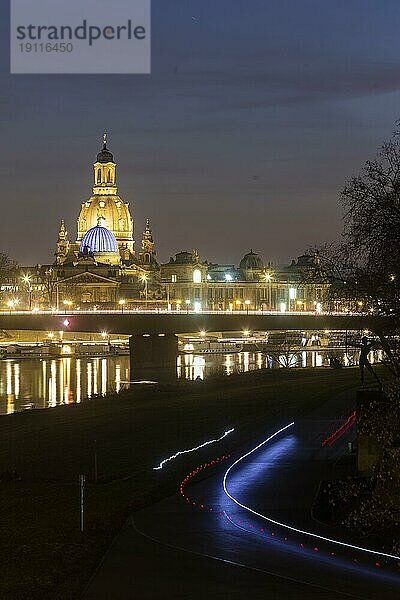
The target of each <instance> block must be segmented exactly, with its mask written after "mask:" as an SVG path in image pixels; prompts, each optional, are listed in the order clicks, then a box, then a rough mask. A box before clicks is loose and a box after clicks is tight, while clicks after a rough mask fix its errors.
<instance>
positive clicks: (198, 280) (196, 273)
mask: <svg viewBox="0 0 400 600" xmlns="http://www.w3.org/2000/svg"><path fill="white" fill-rule="evenodd" d="M193 283H201V271H200V269H195V270H194V271H193Z"/></svg>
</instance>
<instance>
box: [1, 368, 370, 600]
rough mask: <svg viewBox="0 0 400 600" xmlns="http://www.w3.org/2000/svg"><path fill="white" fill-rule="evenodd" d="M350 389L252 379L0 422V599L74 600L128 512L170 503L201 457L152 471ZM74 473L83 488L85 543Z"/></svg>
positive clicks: (336, 380)
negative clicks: (178, 454)
mask: <svg viewBox="0 0 400 600" xmlns="http://www.w3.org/2000/svg"><path fill="white" fill-rule="evenodd" d="M357 378H358V372H357V370H355V369H346V370H345V369H342V370H339V371H333V370H328V369H321V370H312V369H309V370H308V369H304V370H290V371H289V370H284V369H282V370H276V371H274V370H271V371H256V372H251V373H246V374H244V375H237V376H236V375H232V376H230V377H224V378H216V379H210V380H209V381H207V382H180V383H177V384H174V385H170V386H166V385H165V386H157V387H152V386H148V387H145V388H139V387H135V388H133V389H132V390H128V391H124V392H121V393H120V394H119V395H114V396H108V397H107V398H98V399H93V398H92V399H91V400H90V401H88V402H82V403H81V404H79V405H76V404H71V405H67V406H62V407H58V408H54V409H47V410H38V411H30V412H27V413H22V414H16V415H9V416H7V417H1V418H0V474H1V473H5V472H13V471H15V472H16V473H17V474H18V476H17V477H14V478H11V479H10V478H9V479H8V480H7V478H5V479H4V478H3V481H1V483H0V508H1V510H0V548H1V553H0V565H1V571H2V578H1V581H0V597H7V598H10V599H13V598H18V599H25V598H27V599H28V598H29V599H30V600H35V599H39V598H40V599H41V600H46V599H52V600H59V599H60V600H61V599H63V600H64V599H65V600H66V599H67V598H68V599H73V598H79V595H80V594H81V592H82V590H83V588H84V586H85V583H86V582H87V581H88V579H89V577H90V575H91V574H92V572H93V570H94V569H95V567H96V565H97V564H98V563H99V561H100V559H101V557H102V555H103V553H104V552H105V550H106V549H107V547H108V546H109V544H110V543H111V541H112V539H113V537H114V535H115V534H116V533H117V532H118V530H119V528H120V527H121V525H122V524H123V522H124V520H125V519H126V517H127V516H128V515H129V513H130V512H132V511H135V510H137V509H139V508H141V507H143V506H146V505H148V504H151V503H152V502H154V501H155V500H157V499H159V498H161V497H163V496H165V495H168V494H170V493H172V492H173V491H174V490H175V487H176V481H177V480H178V477H179V474H180V473H183V472H185V471H186V469H187V467H188V466H190V465H191V461H194V462H196V460H198V456H197V457H189V455H188V456H187V458H185V459H183V460H179V461H177V462H176V464H172V463H171V465H170V466H169V468H168V469H166V470H162V471H153V467H154V466H155V465H157V464H158V463H159V461H160V460H162V459H163V458H165V457H166V456H168V455H169V454H171V453H172V452H174V451H176V450H177V449H181V448H188V447H192V446H193V445H196V443H199V442H202V441H204V440H205V439H209V438H210V437H216V436H219V435H221V434H222V433H223V432H224V431H225V430H226V429H229V428H231V427H235V433H234V434H233V435H232V436H230V437H229V438H226V440H224V449H229V450H232V449H233V450H234V448H235V447H238V446H239V445H240V444H242V443H244V442H245V441H247V440H249V439H252V438H254V437H256V436H258V435H261V434H262V433H264V432H265V431H266V430H270V428H271V427H273V426H274V425H275V424H278V423H282V422H285V421H286V420H287V419H292V418H296V417H297V416H299V415H301V414H305V413H307V412H308V411H310V410H312V409H313V408H314V407H315V406H316V405H317V404H318V403H320V402H323V401H324V400H325V399H328V398H331V397H333V396H335V395H336V394H339V393H340V392H342V391H344V390H347V389H352V388H354V389H355V388H356V387H357V384H358V380H357ZM95 453H96V454H97V466H98V478H99V481H98V482H97V483H95V481H94V477H95ZM193 464H194V463H193ZM81 473H82V474H85V475H86V477H87V480H88V486H87V490H86V531H85V533H84V534H83V535H82V534H81V533H80V532H79V505H78V500H79V490H78V485H77V481H78V476H79V474H81Z"/></svg>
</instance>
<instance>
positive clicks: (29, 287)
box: [22, 275, 32, 310]
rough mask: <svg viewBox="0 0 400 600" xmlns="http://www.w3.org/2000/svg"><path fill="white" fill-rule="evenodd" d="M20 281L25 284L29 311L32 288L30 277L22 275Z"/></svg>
mask: <svg viewBox="0 0 400 600" xmlns="http://www.w3.org/2000/svg"><path fill="white" fill-rule="evenodd" d="M22 281H23V282H24V283H25V284H26V286H27V291H28V294H29V310H31V308H32V287H31V276H30V275H23V277H22Z"/></svg>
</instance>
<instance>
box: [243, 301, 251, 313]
mask: <svg viewBox="0 0 400 600" xmlns="http://www.w3.org/2000/svg"><path fill="white" fill-rule="evenodd" d="M244 303H245V305H246V314H249V306H250V300H245V301H244Z"/></svg>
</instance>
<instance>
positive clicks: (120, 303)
mask: <svg viewBox="0 0 400 600" xmlns="http://www.w3.org/2000/svg"><path fill="white" fill-rule="evenodd" d="M125 303H126V300H124V299H123V298H121V300H118V304H119V305H120V307H121V313H122V314H124V306H125Z"/></svg>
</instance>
